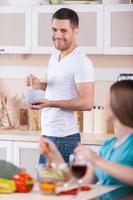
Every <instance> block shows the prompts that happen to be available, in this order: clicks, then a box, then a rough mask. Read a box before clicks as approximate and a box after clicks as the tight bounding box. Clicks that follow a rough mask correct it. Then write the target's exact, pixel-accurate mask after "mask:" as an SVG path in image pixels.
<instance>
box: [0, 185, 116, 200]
mask: <svg viewBox="0 0 133 200" xmlns="http://www.w3.org/2000/svg"><path fill="white" fill-rule="evenodd" d="M116 188H117V186H96V185H93V186H92V190H90V191H87V192H80V193H79V194H78V199H82V200H89V199H92V198H95V197H97V196H99V195H101V194H104V193H106V192H109V191H112V190H114V189H116ZM22 199H23V200H29V199H32V200H74V199H76V197H74V196H73V195H61V196H56V195H51V196H50V195H43V194H42V193H41V192H40V191H39V188H38V186H36V187H35V188H34V190H33V191H32V192H30V193H12V194H0V200H22Z"/></svg>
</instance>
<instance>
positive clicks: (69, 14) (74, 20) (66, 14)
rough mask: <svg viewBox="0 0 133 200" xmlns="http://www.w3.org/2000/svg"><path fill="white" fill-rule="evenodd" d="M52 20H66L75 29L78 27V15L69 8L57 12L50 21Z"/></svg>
mask: <svg viewBox="0 0 133 200" xmlns="http://www.w3.org/2000/svg"><path fill="white" fill-rule="evenodd" d="M53 19H59V20H63V19H68V20H70V24H71V25H73V26H74V27H75V28H77V27H78V26H79V18H78V14H77V13H76V12H75V11H74V10H72V9H69V8H61V9H59V10H57V11H56V12H55V13H54V14H53V16H52V20H53Z"/></svg>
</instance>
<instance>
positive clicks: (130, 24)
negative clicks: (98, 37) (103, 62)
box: [104, 4, 133, 54]
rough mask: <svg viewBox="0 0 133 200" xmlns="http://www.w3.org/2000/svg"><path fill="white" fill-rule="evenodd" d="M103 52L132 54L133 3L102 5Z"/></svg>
mask: <svg viewBox="0 0 133 200" xmlns="http://www.w3.org/2000/svg"><path fill="white" fill-rule="evenodd" d="M104 53H105V54H133V4H114V5H105V6H104Z"/></svg>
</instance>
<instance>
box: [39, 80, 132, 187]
mask: <svg viewBox="0 0 133 200" xmlns="http://www.w3.org/2000/svg"><path fill="white" fill-rule="evenodd" d="M106 108H107V109H106V110H107V120H111V121H112V122H113V124H114V127H115V129H116V130H117V135H116V136H114V137H113V138H111V139H109V140H107V141H105V143H104V144H103V145H102V147H101V149H100V153H99V155H97V154H96V153H95V152H93V151H92V150H90V149H89V148H88V147H86V146H84V145H79V146H78V147H77V148H76V149H75V154H78V155H84V157H86V159H88V161H89V162H90V164H91V166H90V167H89V170H88V174H86V178H87V179H88V181H89V183H96V182H100V184H103V185H126V186H127V185H129V186H133V80H123V81H118V82H115V83H114V84H113V85H112V86H111V88H110V95H109V98H108V102H107V105H106ZM46 144H48V146H49V149H50V154H49V156H50V157H51V158H52V159H53V160H54V161H55V160H56V162H58V163H60V162H63V160H62V158H61V156H60V154H59V153H58V151H57V150H56V148H55V147H54V146H53V144H52V143H49V141H48V140H42V141H41V149H42V150H43V149H44V146H45V145H46ZM43 153H45V152H44V151H43ZM53 153H54V155H53ZM55 155H56V156H55ZM55 157H56V158H55Z"/></svg>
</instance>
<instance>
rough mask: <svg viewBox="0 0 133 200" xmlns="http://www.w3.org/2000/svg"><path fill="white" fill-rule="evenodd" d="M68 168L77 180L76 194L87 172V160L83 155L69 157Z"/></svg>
mask: <svg viewBox="0 0 133 200" xmlns="http://www.w3.org/2000/svg"><path fill="white" fill-rule="evenodd" d="M70 168H71V172H72V174H73V176H74V177H75V178H76V179H77V182H78V191H77V194H78V193H79V191H80V188H81V186H82V183H83V179H82V178H83V177H84V176H85V174H86V172H87V160H86V159H85V157H84V156H83V155H74V154H72V155H70Z"/></svg>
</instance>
